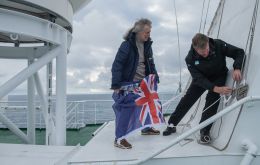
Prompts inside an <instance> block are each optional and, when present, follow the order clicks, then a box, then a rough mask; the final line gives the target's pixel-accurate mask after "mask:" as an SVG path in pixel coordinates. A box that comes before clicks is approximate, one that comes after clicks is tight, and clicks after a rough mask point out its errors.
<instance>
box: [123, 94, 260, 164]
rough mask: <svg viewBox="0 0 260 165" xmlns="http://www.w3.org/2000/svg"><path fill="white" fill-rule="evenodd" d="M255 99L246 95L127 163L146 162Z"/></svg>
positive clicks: (258, 98)
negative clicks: (165, 144) (166, 142)
mask: <svg viewBox="0 0 260 165" xmlns="http://www.w3.org/2000/svg"><path fill="white" fill-rule="evenodd" d="M257 100H260V96H247V97H245V98H243V99H241V100H239V101H237V102H236V103H234V104H232V105H230V106H229V107H227V108H225V109H223V110H222V111H220V112H219V113H217V114H216V115H214V116H212V117H210V118H209V119H207V120H205V121H204V122H202V123H200V124H199V125H197V126H195V127H194V128H192V129H190V130H188V131H187V132H184V133H183V134H181V135H180V136H178V137H177V138H176V139H174V140H172V141H171V142H170V143H169V144H168V145H167V146H164V147H162V148H161V149H159V150H157V151H155V152H153V153H151V154H149V155H147V156H144V157H143V158H142V159H139V160H136V161H133V162H131V163H130V162H128V164H142V163H144V162H146V161H147V160H150V159H151V158H154V157H155V156H157V155H159V154H160V153H162V152H164V151H166V150H167V149H169V148H170V147H172V146H174V145H175V144H177V143H179V142H180V141H182V140H183V139H185V138H187V137H189V136H190V135H192V134H194V133H195V132H197V131H199V130H200V129H202V128H204V127H206V126H207V125H209V124H211V123H213V122H215V121H216V120H218V119H219V118H221V117H222V116H224V115H226V114H227V113H229V112H231V111H233V110H234V109H235V108H237V107H239V106H241V105H242V104H244V103H247V102H252V101H257Z"/></svg>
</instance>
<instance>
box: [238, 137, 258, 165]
mask: <svg viewBox="0 0 260 165" xmlns="http://www.w3.org/2000/svg"><path fill="white" fill-rule="evenodd" d="M242 146H243V148H244V149H246V150H247V152H246V155H245V157H244V158H243V160H242V161H241V163H240V165H250V164H251V163H252V162H253V160H254V159H255V157H256V155H257V151H258V147H257V146H256V145H255V144H254V143H253V142H252V141H251V140H248V139H245V140H244V141H243V142H242Z"/></svg>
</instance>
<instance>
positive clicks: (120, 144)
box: [114, 139, 132, 149]
mask: <svg viewBox="0 0 260 165" xmlns="http://www.w3.org/2000/svg"><path fill="white" fill-rule="evenodd" d="M114 146H115V147H118V148H121V149H131V148H132V145H131V144H130V143H129V142H128V141H127V140H126V139H122V140H120V141H118V140H115V142H114Z"/></svg>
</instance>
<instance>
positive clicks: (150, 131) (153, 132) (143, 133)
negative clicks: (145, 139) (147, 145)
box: [141, 127, 160, 135]
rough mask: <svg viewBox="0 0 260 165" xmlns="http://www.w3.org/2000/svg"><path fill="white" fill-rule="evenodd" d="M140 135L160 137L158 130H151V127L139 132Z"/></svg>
mask: <svg viewBox="0 0 260 165" xmlns="http://www.w3.org/2000/svg"><path fill="white" fill-rule="evenodd" d="M141 134H142V135H160V131H159V130H156V129H155V128H153V127H148V128H144V129H143V130H142V131H141Z"/></svg>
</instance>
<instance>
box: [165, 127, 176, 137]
mask: <svg viewBox="0 0 260 165" xmlns="http://www.w3.org/2000/svg"><path fill="white" fill-rule="evenodd" d="M175 132H176V127H167V128H166V130H164V131H163V136H169V135H170V134H172V133H175Z"/></svg>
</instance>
